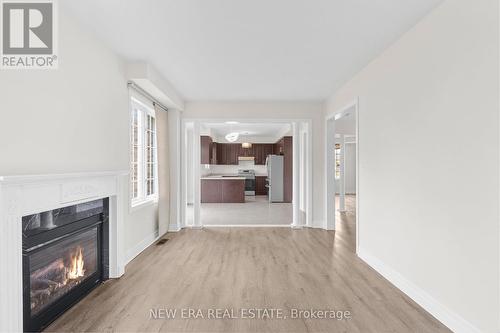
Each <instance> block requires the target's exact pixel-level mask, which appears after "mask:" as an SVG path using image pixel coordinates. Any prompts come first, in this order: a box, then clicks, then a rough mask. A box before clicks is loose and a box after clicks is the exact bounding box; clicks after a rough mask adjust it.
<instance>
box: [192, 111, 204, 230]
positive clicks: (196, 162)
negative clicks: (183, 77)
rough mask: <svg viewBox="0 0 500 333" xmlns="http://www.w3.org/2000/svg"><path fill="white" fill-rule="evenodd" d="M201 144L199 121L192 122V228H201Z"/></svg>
mask: <svg viewBox="0 0 500 333" xmlns="http://www.w3.org/2000/svg"><path fill="white" fill-rule="evenodd" d="M200 155H201V145H200V122H198V121H195V122H194V123H193V229H200V228H202V221H201V216H200V215H201V204H200V202H201V184H200V177H201V176H200V174H201V173H200V165H201V157H200Z"/></svg>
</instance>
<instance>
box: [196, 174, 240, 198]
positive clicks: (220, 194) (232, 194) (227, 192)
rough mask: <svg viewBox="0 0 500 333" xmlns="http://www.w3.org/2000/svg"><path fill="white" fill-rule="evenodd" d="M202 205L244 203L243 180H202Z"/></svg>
mask: <svg viewBox="0 0 500 333" xmlns="http://www.w3.org/2000/svg"><path fill="white" fill-rule="evenodd" d="M201 202H202V203H243V202H245V179H220V178H214V179H206V178H205V179H202V180H201Z"/></svg>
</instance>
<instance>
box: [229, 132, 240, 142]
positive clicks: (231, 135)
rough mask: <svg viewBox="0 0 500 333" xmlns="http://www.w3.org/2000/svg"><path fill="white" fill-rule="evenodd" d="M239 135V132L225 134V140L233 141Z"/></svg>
mask: <svg viewBox="0 0 500 333" xmlns="http://www.w3.org/2000/svg"><path fill="white" fill-rule="evenodd" d="M239 137H240V134H239V133H237V132H232V133H229V134H227V135H226V140H227V141H229V142H235V141H236V140H238V138H239Z"/></svg>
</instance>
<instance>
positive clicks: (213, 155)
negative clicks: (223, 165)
mask: <svg viewBox="0 0 500 333" xmlns="http://www.w3.org/2000/svg"><path fill="white" fill-rule="evenodd" d="M217 146H218V143H217V142H212V145H211V147H210V164H218V163H219V159H218V155H217Z"/></svg>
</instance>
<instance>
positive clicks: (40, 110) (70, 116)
mask: <svg viewBox="0 0 500 333" xmlns="http://www.w3.org/2000/svg"><path fill="white" fill-rule="evenodd" d="M59 17H60V22H59V69H57V70H24V71H20V70H19V71H17V70H8V71H7V70H4V71H1V73H0V91H1V98H0V115H1V121H0V154H1V156H2V157H1V163H0V175H21V174H50V173H72V172H88V171H112V170H128V169H129V160H128V159H129V157H128V156H129V153H128V152H129V146H128V144H129V105H128V91H127V86H126V81H127V80H126V77H125V68H124V63H123V62H122V60H121V59H120V58H118V57H117V56H116V55H114V54H113V53H112V52H111V51H109V50H108V49H107V48H106V47H105V46H104V45H102V44H101V43H100V42H99V41H98V40H97V39H96V38H95V37H94V36H93V35H92V34H90V33H88V32H87V31H84V30H82V29H81V27H80V26H79V24H78V23H76V22H75V20H74V18H72V17H70V16H69V15H68V14H67V13H66V12H65V10H64V9H63V8H60V10H59ZM125 190H126V191H128V189H125ZM127 193H128V192H127ZM127 193H125V194H126V195H128V194H127ZM126 213H127V212H126ZM155 216H156V207H155V206H150V207H147V208H145V209H141V210H138V211H136V212H135V213H133V214H130V215H128V214H127V215H126V221H125V224H126V235H125V245H126V251H127V253H130V251H132V250H133V249H136V248H137V246H138V245H140V244H141V242H143V240H144V238H145V237H147V236H148V235H151V234H152V233H154V232H155V228H156V226H155V223H156V221H155V218H156V217H155Z"/></svg>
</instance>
